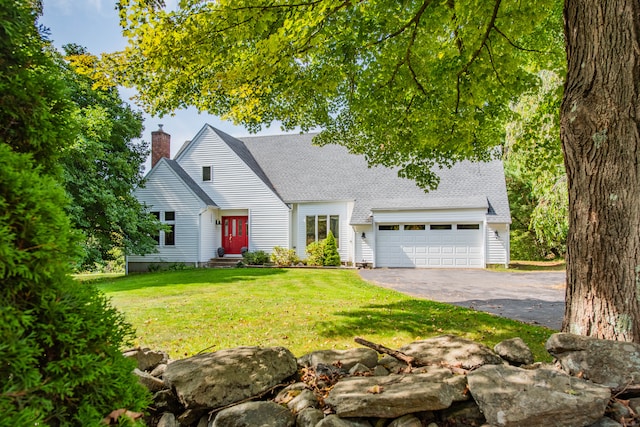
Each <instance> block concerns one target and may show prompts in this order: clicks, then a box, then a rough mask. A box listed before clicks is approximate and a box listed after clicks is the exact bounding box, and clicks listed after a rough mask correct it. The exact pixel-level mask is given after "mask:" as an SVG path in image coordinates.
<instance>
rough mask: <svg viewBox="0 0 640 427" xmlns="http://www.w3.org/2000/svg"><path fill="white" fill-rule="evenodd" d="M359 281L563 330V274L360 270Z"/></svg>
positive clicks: (449, 270)
mask: <svg viewBox="0 0 640 427" xmlns="http://www.w3.org/2000/svg"><path fill="white" fill-rule="evenodd" d="M360 276H361V277H362V278H363V279H365V280H368V281H370V282H373V283H375V284H377V285H379V286H383V287H385V288H390V289H395V290H397V291H400V292H402V293H405V294H407V295H411V296H414V297H419V298H426V299H430V300H432V301H439V302H446V303H450V304H454V305H459V306H462V307H469V308H473V309H475V310H479V311H485V312H488V313H492V314H496V315H498V316H503V317H507V318H510V319H515V320H520V321H522V322H527V323H533V324H539V325H543V326H546V327H548V328H551V329H557V330H559V329H560V327H561V325H562V316H563V314H564V290H565V283H566V276H565V273H564V272H555V271H553V272H541V271H536V272H513V273H508V272H499V271H491V270H480V269H478V270H476V269H470V270H467V269H464V270H463V269H458V270H454V269H404V268H380V269H372V270H368V269H362V270H360Z"/></svg>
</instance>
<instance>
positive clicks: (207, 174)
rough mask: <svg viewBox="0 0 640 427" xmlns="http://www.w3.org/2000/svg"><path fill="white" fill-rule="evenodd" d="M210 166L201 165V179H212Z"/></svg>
mask: <svg viewBox="0 0 640 427" xmlns="http://www.w3.org/2000/svg"><path fill="white" fill-rule="evenodd" d="M211 171H212V169H211V166H203V167H202V180H203V181H213V175H212V173H211Z"/></svg>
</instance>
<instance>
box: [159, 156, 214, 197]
mask: <svg viewBox="0 0 640 427" xmlns="http://www.w3.org/2000/svg"><path fill="white" fill-rule="evenodd" d="M162 160H163V161H165V162H167V165H169V167H170V168H171V169H173V171H174V172H175V173H176V174H177V175H178V177H179V178H180V179H181V180H182V182H184V183H185V185H186V186H187V187H189V188H190V189H191V191H193V193H194V194H195V195H196V196H197V197H199V198H200V200H202V201H203V202H204V203H205V204H206V205H207V206H215V207H218V205H216V203H215V202H214V201H213V200H211V197H209V196H208V195H207V193H205V191H204V190H203V189H202V188H200V186H199V185H198V184H197V183H196V182H195V181H194V180H193V178H191V177H190V176H189V174H188V173H187V172H186V171H185V170H184V169H182V166H180V165H179V164H178V162H176V161H175V160H169V159H167V158H164V159H162Z"/></svg>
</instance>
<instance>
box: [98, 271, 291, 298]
mask: <svg viewBox="0 0 640 427" xmlns="http://www.w3.org/2000/svg"><path fill="white" fill-rule="evenodd" d="M281 274H286V270H284V269H280V268H197V269H188V270H179V271H161V272H157V273H144V274H135V275H130V276H123V277H118V278H112V279H104V280H100V281H96V282H94V283H95V284H96V285H97V286H98V287H99V288H100V289H102V291H103V292H107V293H116V292H124V291H131V290H136V289H145V288H154V287H161V286H175V285H188V284H194V283H210V284H224V283H235V284H237V283H239V282H247V281H252V280H258V279H259V278H262V277H267V276H275V275H281Z"/></svg>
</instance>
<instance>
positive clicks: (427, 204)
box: [217, 131, 511, 224]
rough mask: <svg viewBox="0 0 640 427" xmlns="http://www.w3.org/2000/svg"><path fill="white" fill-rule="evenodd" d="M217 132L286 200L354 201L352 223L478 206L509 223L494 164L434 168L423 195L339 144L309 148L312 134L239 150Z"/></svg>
mask: <svg viewBox="0 0 640 427" xmlns="http://www.w3.org/2000/svg"><path fill="white" fill-rule="evenodd" d="M217 132H218V134H219V135H220V136H221V137H223V136H222V135H225V136H224V137H223V139H224V140H225V142H227V144H229V146H230V147H231V148H232V149H233V150H234V151H235V152H236V153H238V155H239V156H240V157H241V158H243V159H247V158H248V159H249V161H248V162H247V164H248V165H249V167H251V168H252V169H253V170H254V171H255V172H256V174H257V175H258V176H259V177H260V178H261V179H262V180H263V181H265V182H266V183H267V185H269V186H270V187H271V188H273V189H275V191H276V193H277V194H278V195H279V196H280V197H281V198H282V199H283V200H284V201H285V202H287V203H295V202H306V201H307V202H308V201H335V200H349V201H354V202H355V206H354V212H353V214H352V217H351V221H350V222H351V224H366V223H369V222H370V218H369V214H370V212H371V210H372V209H373V210H376V209H393V208H395V209H407V210H411V209H438V208H440V209H441V208H478V207H482V208H485V209H488V216H487V221H488V222H492V223H510V222H511V216H510V212H509V201H508V198H507V190H506V185H505V180H504V170H503V167H502V162H501V161H499V160H494V161H491V162H487V163H474V162H469V161H464V162H460V163H457V164H456V165H454V166H453V167H452V168H450V169H448V168H444V169H437V173H438V176H439V177H440V184H439V186H438V189H437V190H434V191H431V192H429V193H425V192H424V191H423V190H422V189H420V188H419V187H418V186H416V185H415V183H414V182H413V181H411V180H408V179H403V178H399V177H398V175H397V170H396V169H389V168H385V167H379V166H378V167H375V166H374V167H369V166H368V165H367V162H366V161H365V159H364V158H363V157H362V156H357V155H353V154H350V153H349V152H348V151H347V150H346V149H345V148H344V147H341V146H337V145H328V146H324V147H317V146H314V145H312V139H313V136H314V135H313V134H290V135H277V136H258V137H246V138H241V140H242V142H243V143H244V144H243V145H244V148H243V147H242V146H241V145H240V144H238V140H237V139H235V138H233V137H230V136H229V135H226V134H224V133H223V132H220V131H217ZM245 150H248V151H249V152H250V154H251V157H250V158H249V157H248V156H247V153H246V151H245ZM245 161H247V160H245ZM254 162H255V163H254Z"/></svg>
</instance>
